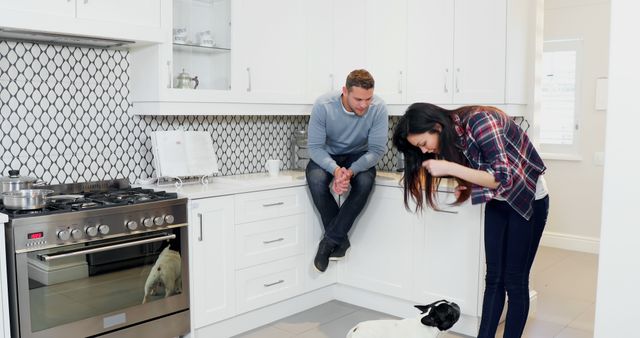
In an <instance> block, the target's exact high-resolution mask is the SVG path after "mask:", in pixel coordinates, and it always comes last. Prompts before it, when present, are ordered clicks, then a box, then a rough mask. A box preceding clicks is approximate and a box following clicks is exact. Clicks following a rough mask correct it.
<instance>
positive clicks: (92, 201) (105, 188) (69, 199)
mask: <svg viewBox="0 0 640 338" xmlns="http://www.w3.org/2000/svg"><path fill="white" fill-rule="evenodd" d="M46 188H47V189H52V190H54V191H55V192H54V194H52V195H50V196H49V198H48V199H47V206H46V207H45V208H43V209H39V210H8V209H5V208H4V206H3V205H2V203H1V202H0V213H4V214H7V215H9V217H11V218H19V217H30V216H40V215H49V214H57V213H63V212H79V211H84V210H90V209H99V208H109V207H116V206H125V205H129V204H140V203H153V202H156V201H163V200H171V199H177V198H178V194H176V193H167V192H164V191H154V190H153V189H142V188H132V187H131V186H130V184H129V181H128V180H126V179H122V180H111V181H98V182H86V183H70V184H57V185H51V186H47V187H46Z"/></svg>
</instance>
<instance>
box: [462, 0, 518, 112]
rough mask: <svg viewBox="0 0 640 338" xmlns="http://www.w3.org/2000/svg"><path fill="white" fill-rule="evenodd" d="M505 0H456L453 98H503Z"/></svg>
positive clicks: (500, 100)
mask: <svg viewBox="0 0 640 338" xmlns="http://www.w3.org/2000/svg"><path fill="white" fill-rule="evenodd" d="M506 5H507V1H506V0H456V1H455V20H454V22H455V25H454V37H453V41H454V53H453V72H452V75H453V102H454V103H477V104H485V103H487V104H495V103H503V102H504V88H505V87H504V86H505V80H504V79H505V53H506V50H505V48H506V46H505V39H506V15H507V10H506Z"/></svg>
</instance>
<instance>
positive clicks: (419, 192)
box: [393, 103, 481, 211]
mask: <svg viewBox="0 0 640 338" xmlns="http://www.w3.org/2000/svg"><path fill="white" fill-rule="evenodd" d="M478 108H481V107H479V106H465V107H460V108H458V109H455V110H448V109H444V108H442V107H438V106H436V105H433V104H430V103H414V104H412V105H410V106H409V108H407V111H406V112H405V113H404V115H403V116H402V117H401V118H400V121H398V125H397V126H396V128H395V130H394V132H393V145H394V146H395V147H396V148H397V149H398V151H400V152H402V153H403V154H404V162H405V164H404V168H405V169H404V176H403V184H404V204H405V207H406V208H407V209H409V210H410V209H411V208H410V207H409V200H410V199H413V200H414V201H415V202H416V211H418V210H422V209H423V206H424V200H425V196H426V200H427V203H428V204H429V206H430V207H432V208H434V209H436V210H437V209H438V207H437V203H436V191H437V188H438V185H439V184H440V178H439V177H434V176H431V174H430V173H429V172H428V171H427V170H426V169H425V168H424V167H423V166H422V162H424V161H426V160H428V159H443V160H447V161H450V162H455V163H458V164H461V165H467V161H466V159H465V157H464V154H463V153H462V150H463V149H462V148H461V146H460V143H459V142H457V141H458V138H459V137H458V135H457V133H456V129H455V125H454V123H453V120H452V116H453V115H458V116H459V117H460V118H464V116H465V115H467V114H470V113H471V112H473V111H476V110H477V109H478ZM424 132H429V133H432V134H438V135H439V137H438V138H439V153H438V154H433V153H424V154H423V153H422V151H421V150H420V148H418V147H416V146H414V145H412V144H411V143H409V141H408V140H407V137H408V136H409V135H411V134H422V133H424ZM455 179H456V181H457V182H458V184H461V185H464V186H466V187H467V189H465V190H461V191H460V196H459V197H458V198H457V199H456V201H455V202H454V204H460V203H462V202H464V201H465V200H467V199H468V198H469V195H470V194H471V189H470V188H471V185H470V184H469V183H468V182H466V181H463V180H461V179H459V178H455Z"/></svg>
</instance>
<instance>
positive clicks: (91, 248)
mask: <svg viewBox="0 0 640 338" xmlns="http://www.w3.org/2000/svg"><path fill="white" fill-rule="evenodd" d="M187 251H188V250H187V227H186V224H185V225H178V226H175V227H172V228H165V229H160V230H157V231H153V232H144V233H140V234H135V235H130V236H126V237H120V238H115V239H106V240H102V241H96V242H90V243H79V244H73V245H68V246H64V247H57V248H53V249H44V250H38V251H31V252H26V253H18V254H16V278H17V281H16V282H17V283H16V284H17V297H18V308H19V314H20V316H19V329H20V337H22V338H27V337H34V338H40V337H41V338H44V337H46V338H56V337H60V338H62V337H64V338H67V337H86V336H92V335H100V334H102V333H106V332H110V331H114V330H118V329H120V328H123V327H129V326H131V325H135V324H137V323H141V322H144V321H148V320H151V319H154V318H159V317H163V316H168V315H171V314H175V313H178V312H182V311H187V310H188V308H189V290H188V285H189V281H188V268H187V267H188V266H189V265H188V257H187ZM132 252H133V253H138V254H136V255H132ZM96 257H97V258H98V261H104V259H101V258H104V257H111V258H112V259H109V260H107V261H108V263H109V264H110V266H109V268H106V269H91V268H90V265H91V262H92V261H96ZM182 317H185V316H182ZM186 317H187V318H188V316H186ZM168 318H171V317H167V318H166V319H167V320H168ZM159 320H162V319H161V318H160V319H159ZM173 324H175V323H173ZM159 325H161V324H159ZM184 327H185V331H184V332H187V331H188V328H189V323H188V321H187V323H185V325H184Z"/></svg>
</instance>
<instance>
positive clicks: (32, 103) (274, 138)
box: [0, 41, 398, 183]
mask: <svg viewBox="0 0 640 338" xmlns="http://www.w3.org/2000/svg"><path fill="white" fill-rule="evenodd" d="M128 57H129V55H128V52H127V51H118V50H103V49H89V48H79V47H65V46H54V45H46V44H32V43H23V42H11V41H0V118H1V120H0V155H1V158H0V174H1V175H6V173H7V170H8V169H20V173H21V175H29V176H34V177H38V178H41V179H43V180H45V181H47V182H50V183H70V182H83V181H95V180H103V179H112V178H123V177H124V178H129V179H130V180H131V181H134V180H135V179H137V178H140V177H153V176H154V170H153V165H152V162H153V155H152V152H151V141H150V139H149V136H148V135H149V132H150V131H154V130H168V129H177V128H183V129H185V130H206V131H209V132H210V133H211V135H212V137H213V140H214V143H215V145H214V148H215V149H216V152H217V156H218V159H219V164H220V172H221V174H222V175H234V174H242V173H253V172H262V171H264V168H263V164H264V162H265V161H266V159H267V158H271V157H275V158H280V159H282V160H283V162H284V164H285V168H288V167H289V159H290V150H289V149H290V139H291V134H292V132H293V131H294V130H296V129H300V128H306V125H307V123H308V119H309V118H308V116H133V115H130V114H129V113H128V111H129V107H130V102H129V88H128V82H129V75H128V71H129V61H128ZM397 120H398V118H397V117H391V118H390V127H389V130H391V129H392V128H393V126H394V124H395V123H396V122H397ZM389 135H391V133H389ZM388 144H389V148H390V149H391V140H390V139H389V143H388ZM394 164H395V158H394V154H393V152H392V151H391V150H389V151H388V152H387V154H386V155H385V156H384V158H383V159H382V161H380V163H379V164H378V168H379V169H382V170H392V169H393V167H394Z"/></svg>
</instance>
